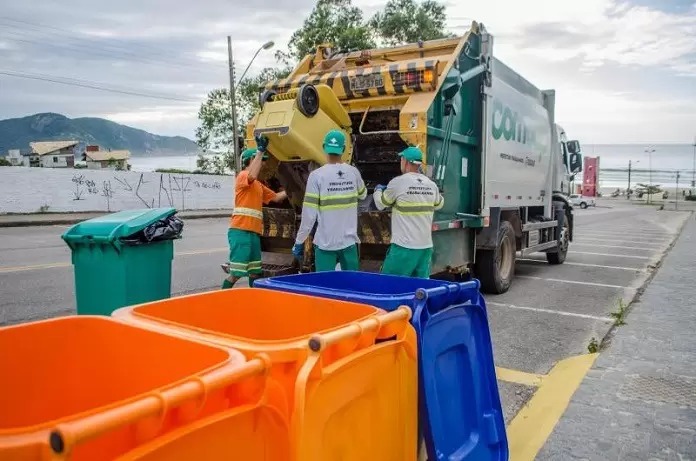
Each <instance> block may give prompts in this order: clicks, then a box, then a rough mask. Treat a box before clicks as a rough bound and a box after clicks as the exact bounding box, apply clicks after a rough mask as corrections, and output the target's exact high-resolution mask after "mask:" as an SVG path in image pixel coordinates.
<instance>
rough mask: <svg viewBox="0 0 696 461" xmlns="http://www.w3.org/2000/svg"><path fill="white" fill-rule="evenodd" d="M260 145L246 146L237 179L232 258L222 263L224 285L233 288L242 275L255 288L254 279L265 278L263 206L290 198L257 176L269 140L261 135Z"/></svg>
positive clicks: (257, 143)
mask: <svg viewBox="0 0 696 461" xmlns="http://www.w3.org/2000/svg"><path fill="white" fill-rule="evenodd" d="M256 145H257V146H258V147H257V148H256V149H246V150H245V151H244V152H242V155H241V162H242V167H243V168H244V170H243V171H241V172H240V173H239V175H237V177H236V178H235V183H234V211H233V212H232V218H231V219H230V228H229V230H228V231H227V240H228V241H229V244H230V261H229V263H225V264H222V270H223V271H224V272H225V273H226V274H228V276H227V278H225V280H224V281H223V282H222V288H232V286H234V284H235V283H236V282H237V280H239V279H240V278H242V277H248V278H249V286H250V287H251V286H253V284H254V280H256V279H258V278H260V277H261V275H262V274H263V269H262V267H261V233H262V232H263V212H262V207H263V205H265V204H267V203H269V202H282V201H283V200H285V199H286V198H287V194H286V193H285V192H284V191H283V192H278V193H276V192H273V191H272V190H271V189H269V188H268V187H266V186H264V185H263V184H261V181H259V180H258V179H257V178H258V176H259V172H260V171H261V165H262V164H263V161H264V160H266V159H267V158H268V155H266V147H267V146H268V139H267V138H265V137H261V138H257V139H256Z"/></svg>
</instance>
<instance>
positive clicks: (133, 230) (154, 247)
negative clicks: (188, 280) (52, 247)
mask: <svg viewBox="0 0 696 461" xmlns="http://www.w3.org/2000/svg"><path fill="white" fill-rule="evenodd" d="M175 214H176V210H175V209H174V208H152V209H144V210H128V211H121V212H118V213H113V214H109V215H105V216H101V217H99V218H94V219H90V220H87V221H83V222H81V223H79V224H76V225H74V226H73V227H71V228H70V229H68V230H67V231H66V232H65V233H64V234H63V235H62V238H63V240H64V241H65V243H67V244H68V246H69V247H70V249H71V250H72V263H73V266H74V270H75V295H76V300H77V313H78V314H82V315H111V313H112V312H113V311H114V310H115V309H118V308H119V307H124V306H130V305H133V304H140V303H144V302H148V301H157V300H160V299H165V298H169V297H170V296H171V284H172V259H173V257H174V243H173V240H174V239H176V238H180V237H181V230H182V229H183V222H182V221H181V220H179V219H178V218H177V217H176V216H174V215H175Z"/></svg>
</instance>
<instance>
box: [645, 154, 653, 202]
mask: <svg viewBox="0 0 696 461" xmlns="http://www.w3.org/2000/svg"><path fill="white" fill-rule="evenodd" d="M645 152H647V153H648V178H649V181H650V183H649V184H648V204H650V203H651V202H652V194H651V192H652V190H653V187H652V153H653V152H655V149H645Z"/></svg>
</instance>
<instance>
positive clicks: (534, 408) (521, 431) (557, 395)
mask: <svg viewBox="0 0 696 461" xmlns="http://www.w3.org/2000/svg"><path fill="white" fill-rule="evenodd" d="M598 355H599V354H584V355H578V356H576V357H570V358H567V359H565V360H561V361H560V362H558V363H557V364H556V365H555V366H554V367H553V368H552V369H551V372H549V374H548V375H546V376H545V377H544V379H543V382H542V385H541V386H540V387H539V389H538V390H537V391H536V393H535V394H534V396H533V397H532V399H531V400H530V401H529V403H528V404H527V405H525V406H524V408H522V410H520V412H519V413H517V416H515V419H513V420H512V422H511V423H510V425H509V426H508V428H507V435H508V444H509V447H510V460H511V461H533V460H534V458H536V455H537V453H539V450H541V447H543V446H544V443H546V439H548V438H549V436H550V435H551V433H552V432H553V429H554V427H556V424H557V423H558V421H559V420H560V419H561V416H563V413H564V412H565V410H566V408H568V404H569V403H570V399H571V398H572V397H573V394H574V393H575V391H576V389H577V388H578V387H579V386H580V383H581V382H582V380H583V378H584V377H585V375H586V374H587V372H588V371H589V370H590V368H591V367H592V364H593V363H594V361H595V360H596V358H597V356H598Z"/></svg>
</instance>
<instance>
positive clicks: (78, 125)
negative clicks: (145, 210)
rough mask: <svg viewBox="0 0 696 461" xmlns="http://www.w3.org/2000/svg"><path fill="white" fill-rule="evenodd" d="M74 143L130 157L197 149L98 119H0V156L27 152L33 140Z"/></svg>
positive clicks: (177, 139) (49, 115)
mask: <svg viewBox="0 0 696 461" xmlns="http://www.w3.org/2000/svg"><path fill="white" fill-rule="evenodd" d="M54 140H76V141H80V142H82V143H84V144H97V145H99V146H101V148H102V149H114V150H116V149H128V150H129V151H131V154H132V155H142V156H157V155H180V154H185V153H188V154H189V155H190V154H191V152H193V151H197V150H198V145H197V144H196V143H195V142H193V141H191V140H190V139H188V138H184V137H182V136H158V135H156V134H152V133H148V132H147V131H143V130H139V129H137V128H131V127H129V126H126V125H120V124H118V123H115V122H112V121H110V120H105V119H102V118H88V117H84V118H73V119H71V118H68V117H66V116H64V115H60V114H53V113H45V114H35V115H30V116H28V117H22V118H11V119H7V120H0V155H6V154H7V150H8V149H28V148H29V143H30V142H33V141H54Z"/></svg>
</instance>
